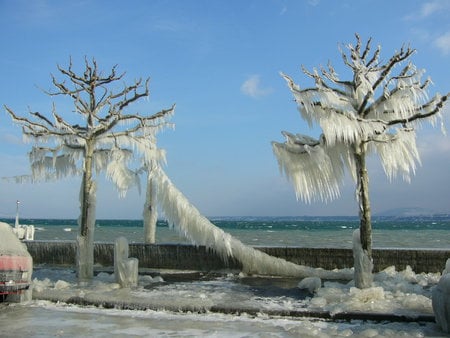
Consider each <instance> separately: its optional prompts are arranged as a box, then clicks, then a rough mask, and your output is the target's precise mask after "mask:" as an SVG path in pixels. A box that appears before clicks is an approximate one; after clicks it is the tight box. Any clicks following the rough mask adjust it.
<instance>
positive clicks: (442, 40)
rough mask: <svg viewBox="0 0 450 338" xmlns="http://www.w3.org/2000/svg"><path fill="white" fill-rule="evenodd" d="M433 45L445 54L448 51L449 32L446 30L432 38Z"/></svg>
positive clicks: (449, 51) (449, 49)
mask: <svg viewBox="0 0 450 338" xmlns="http://www.w3.org/2000/svg"><path fill="white" fill-rule="evenodd" d="M434 45H435V46H436V47H437V48H439V49H440V50H441V51H442V53H444V54H445V55H447V54H449V53H450V32H447V33H445V34H443V35H441V36H439V37H437V38H436V39H435V40H434Z"/></svg>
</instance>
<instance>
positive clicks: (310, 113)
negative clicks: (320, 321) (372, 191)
mask: <svg viewBox="0 0 450 338" xmlns="http://www.w3.org/2000/svg"><path fill="white" fill-rule="evenodd" d="M380 52H381V48H380V47H379V46H378V47H377V48H376V49H375V51H373V52H372V51H371V39H369V40H368V41H367V43H365V44H362V42H361V39H360V37H359V36H358V35H356V45H355V46H353V45H348V46H347V51H343V50H341V55H342V59H343V62H344V64H345V66H346V67H348V68H349V69H350V71H351V73H352V75H353V77H352V79H350V80H347V81H345V80H341V79H340V78H339V76H338V74H337V72H336V71H335V69H334V68H333V66H332V65H331V64H328V66H327V67H326V68H325V67H321V68H320V69H314V70H313V71H312V72H311V71H308V70H306V69H304V68H303V69H302V70H303V73H304V74H305V75H306V76H307V77H309V78H311V79H312V80H313V81H314V86H313V87H310V88H300V86H299V85H297V84H295V83H294V81H293V80H292V79H291V78H290V77H289V76H287V75H284V74H282V76H283V77H284V79H285V80H286V81H287V83H288V86H289V88H290V90H291V92H292V93H293V95H294V98H295V101H296V103H297V105H298V109H299V111H300V113H301V116H302V118H303V119H304V120H306V121H307V122H308V124H309V126H310V127H311V126H313V125H314V124H315V123H316V124H318V125H319V127H320V128H321V130H322V134H321V136H320V137H319V139H314V138H312V137H309V136H305V135H300V134H297V135H294V134H291V133H288V132H283V134H284V136H285V137H286V141H285V142H284V143H278V142H273V143H272V146H273V150H274V154H275V156H276V158H277V160H278V163H279V166H280V170H281V171H282V172H283V173H284V174H285V175H286V176H287V177H288V179H289V180H290V181H291V182H292V184H293V186H294V189H295V192H296V195H297V198H298V199H302V200H303V201H305V202H311V201H312V200H322V201H325V202H326V201H329V200H332V199H335V198H337V197H339V194H340V186H341V184H342V182H343V179H344V174H345V170H346V169H347V170H348V171H349V172H350V173H351V176H352V177H353V179H354V180H355V182H356V197H357V201H358V203H359V216H360V234H359V236H360V244H361V247H362V251H363V253H364V255H366V256H367V257H366V258H365V259H360V260H361V261H365V262H368V264H366V267H365V268H364V269H363V271H358V272H356V271H355V274H356V273H361V274H371V265H372V264H371V263H372V230H371V228H372V227H371V211H370V201H369V175H368V171H367V165H366V159H367V157H368V156H369V155H370V154H371V153H374V152H375V153H378V155H379V157H380V160H381V163H382V165H383V168H384V171H385V173H386V175H387V176H388V178H389V179H392V178H394V177H395V176H396V175H397V174H401V175H402V176H403V178H404V179H405V180H406V181H409V179H410V175H411V174H413V173H414V171H415V168H416V164H418V163H420V158H419V154H418V151H417V147H416V132H415V130H416V126H417V125H418V124H419V123H420V122H422V121H424V120H430V121H431V122H432V123H434V122H436V120H437V118H438V117H440V114H441V111H442V108H443V106H444V103H445V101H446V100H447V96H448V94H447V95H444V96H441V95H439V94H436V95H435V96H434V97H432V98H429V96H428V86H429V84H430V83H431V81H430V79H427V80H425V81H423V80H422V76H423V74H424V71H423V70H419V69H417V68H416V67H415V66H414V65H413V64H412V63H411V62H410V58H411V56H412V55H413V54H414V52H415V51H414V50H413V49H411V48H410V47H405V46H404V47H402V48H401V49H400V50H399V51H397V52H395V53H394V55H393V56H392V57H391V58H390V59H388V60H387V61H383V60H382V59H381V58H380ZM355 280H357V281H365V280H366V281H367V280H369V279H367V278H355ZM357 284H358V285H357V286H358V287H360V288H364V287H368V286H370V282H367V283H364V282H361V283H357Z"/></svg>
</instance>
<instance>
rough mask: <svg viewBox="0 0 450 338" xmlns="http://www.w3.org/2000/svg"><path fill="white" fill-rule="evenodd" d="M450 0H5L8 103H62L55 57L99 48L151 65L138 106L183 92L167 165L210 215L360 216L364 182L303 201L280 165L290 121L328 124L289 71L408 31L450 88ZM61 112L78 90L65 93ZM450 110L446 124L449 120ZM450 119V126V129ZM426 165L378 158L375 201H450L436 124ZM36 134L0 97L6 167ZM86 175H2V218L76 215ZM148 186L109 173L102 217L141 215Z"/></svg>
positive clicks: (138, 70) (98, 52) (420, 62)
mask: <svg viewBox="0 0 450 338" xmlns="http://www.w3.org/2000/svg"><path fill="white" fill-rule="evenodd" d="M449 13H450V1H445V0H444V1H440V0H435V1H417V0H408V1H385V0H378V1H369V0H363V1H356V0H355V1H346V0H342V1H332V0H329V1H325V0H310V1H300V0H254V1H251V0H229V1H217V0H204V1H200V0H198V1H194V0H192V1H186V0H179V1H169V0H167V1H157V0H154V1H135V0H132V1H88V0H86V1H73V0H72V1H61V0H59V1H56V0H54V1H50V0H35V1H27V0H16V1H7V0H0V28H1V31H2V34H1V35H0V42H1V48H2V53H1V55H0V74H1V76H0V103H1V104H2V105H3V104H6V105H8V106H9V107H11V108H12V109H13V110H15V111H16V112H17V113H20V114H26V113H27V112H28V107H30V108H31V109H33V110H36V111H40V112H41V113H48V112H50V111H51V106H52V102H53V101H52V98H50V97H48V96H46V95H45V94H43V93H42V91H41V90H42V89H44V90H46V89H47V90H48V89H51V79H50V74H51V73H57V70H56V65H57V64H60V65H62V66H67V64H68V61H69V57H71V58H72V60H73V63H74V65H75V66H80V67H81V66H82V65H83V62H84V57H85V56H87V57H88V58H92V57H95V59H96V60H97V62H98V64H99V66H100V68H102V69H104V70H105V72H106V71H108V70H109V69H110V68H111V67H112V66H113V65H115V64H118V69H119V70H121V71H126V73H127V74H126V77H125V80H126V82H128V83H131V82H132V81H133V80H134V79H135V78H139V77H148V76H149V77H150V78H151V83H150V90H151V95H150V99H149V100H143V101H141V102H140V103H139V104H137V105H135V106H134V107H133V108H134V109H135V110H136V111H139V112H141V113H155V112H157V111H159V110H160V109H163V108H168V107H170V106H171V105H172V104H173V103H176V105H177V106H176V113H175V115H174V117H173V118H172V122H173V123H174V124H175V125H176V127H175V130H166V131H164V132H162V133H160V134H159V138H158V144H159V146H160V147H161V148H164V149H166V151H167V160H168V164H167V167H166V168H165V170H166V172H167V174H168V175H169V177H170V178H171V179H172V181H173V182H174V183H175V185H176V186H177V187H178V188H179V189H180V190H181V191H182V192H183V193H184V194H185V195H186V196H187V197H188V198H189V199H190V201H191V202H192V203H193V204H194V205H195V206H196V207H197V208H198V209H199V210H200V211H201V212H202V213H203V214H204V215H207V216H228V215H234V216H238V215H254V216H279V215H356V214H357V206H356V202H355V198H354V186H353V183H352V182H351V180H348V181H347V182H346V185H345V187H344V188H343V190H342V197H341V198H340V199H338V200H336V201H333V202H331V203H328V204H324V203H320V202H315V203H312V204H304V203H302V202H300V201H297V200H296V199H295V194H294V191H293V188H292V187H291V185H290V183H289V182H287V180H286V179H285V178H284V177H282V176H281V175H280V172H279V170H278V165H277V163H276V159H275V157H274V156H273V154H272V149H271V145H270V142H271V141H282V140H283V138H282V135H281V133H280V132H281V131H282V130H288V131H290V132H295V133H298V132H300V133H306V134H312V135H314V134H317V130H312V131H311V130H309V129H308V127H307V125H306V124H305V122H304V121H303V120H302V119H301V118H300V116H299V113H298V112H297V110H296V106H295V104H294V102H293V99H292V96H291V94H290V92H289V90H288V88H287V86H286V84H285V83H284V80H283V79H282V78H281V77H280V75H279V72H280V71H283V72H284V73H287V74H289V75H291V76H292V77H293V78H294V79H295V80H296V82H297V83H299V84H300V85H303V86H306V85H310V84H311V83H310V82H309V81H308V79H307V78H305V76H303V74H302V73H301V71H300V68H301V66H302V65H303V66H305V67H306V68H308V69H311V68H313V67H318V66H320V65H326V64H327V62H328V61H331V62H332V64H333V65H334V67H335V68H336V69H337V70H338V71H340V70H342V73H343V75H344V74H345V72H344V69H343V68H342V61H341V56H340V53H339V50H338V48H339V46H340V45H341V46H342V45H345V44H347V43H354V33H355V32H357V33H359V34H360V35H361V37H362V38H363V39H367V38H369V37H372V38H373V44H374V45H378V44H380V45H381V46H382V57H383V59H388V58H389V57H390V56H391V55H392V54H393V52H394V51H395V50H398V49H399V48H400V47H401V46H402V45H403V44H410V45H411V46H412V47H413V48H415V49H417V54H416V55H415V56H414V57H413V62H414V63H415V64H416V65H417V67H418V68H425V69H426V71H427V73H426V74H427V75H428V76H430V77H431V78H432V80H433V82H434V86H433V87H432V88H431V91H430V94H434V93H435V92H441V93H443V94H444V93H446V92H448V91H450V21H449V20H448V14H449ZM57 110H58V112H59V113H60V114H61V115H63V116H68V115H67V114H69V115H70V114H73V113H71V111H72V106H71V105H70V102H69V101H62V102H58V105H57ZM449 113H450V109H449V108H447V109H446V113H445V116H446V118H445V124H446V126H447V128H448V127H449ZM448 129H450V128H448ZM418 144H419V148H420V150H421V157H422V166H421V167H419V168H418V170H417V172H416V175H415V176H414V177H413V179H412V182H411V183H410V184H405V183H404V182H403V181H402V180H401V179H399V180H396V181H393V182H389V181H388V179H387V178H386V176H385V175H384V173H383V171H382V168H381V166H380V165H379V164H378V162H377V161H376V160H375V159H374V160H371V161H370V168H369V170H370V172H369V174H370V175H371V178H370V179H371V200H372V211H373V212H374V213H378V212H382V211H384V210H388V209H392V208H401V207H422V208H425V209H431V210H434V211H438V212H450V189H449V182H450V170H449V167H450V139H449V137H448V136H442V134H441V133H440V129H439V128H434V129H433V128H430V127H428V126H426V127H424V128H423V130H421V132H420V134H419V138H418ZM29 149H30V145H29V144H23V143H22V141H21V131H20V128H18V127H17V126H14V125H13V124H12V122H11V121H10V119H9V117H8V115H7V114H6V113H5V111H4V109H2V113H1V114H0V160H1V163H2V165H1V167H0V177H4V176H12V175H17V174H25V173H28V172H29V168H28V161H27V157H26V153H27V151H29ZM79 183H80V180H79V178H73V179H65V180H63V181H58V182H54V183H40V184H35V185H29V184H23V185H16V184H13V183H7V182H3V181H2V182H0V217H8V216H13V215H14V213H15V202H16V200H20V201H21V213H22V215H23V217H36V218H59V217H69V218H76V217H78V213H79V209H78V191H79ZM142 205H143V196H140V195H139V194H138V193H137V191H135V190H132V191H130V192H129V193H128V195H127V196H126V198H125V199H119V198H118V197H117V193H116V192H115V190H114V189H113V188H112V187H111V185H110V184H109V183H108V182H107V181H104V180H103V179H101V180H100V181H99V190H98V202H97V206H98V208H97V217H98V218H140V217H141V214H142Z"/></svg>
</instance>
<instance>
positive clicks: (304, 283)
mask: <svg viewBox="0 0 450 338" xmlns="http://www.w3.org/2000/svg"><path fill="white" fill-rule="evenodd" d="M297 287H298V288H299V289H300V290H308V291H309V292H310V293H315V292H317V290H319V289H320V288H321V287H322V280H321V279H320V278H318V277H306V278H303V279H302V280H301V281H300V282H299V283H298V285H297Z"/></svg>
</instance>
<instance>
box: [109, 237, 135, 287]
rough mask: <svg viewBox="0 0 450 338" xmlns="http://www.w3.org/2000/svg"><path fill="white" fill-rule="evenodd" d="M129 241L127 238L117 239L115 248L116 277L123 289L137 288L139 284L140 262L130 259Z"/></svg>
mask: <svg viewBox="0 0 450 338" xmlns="http://www.w3.org/2000/svg"><path fill="white" fill-rule="evenodd" d="M128 250H129V247H128V241H127V239H126V238H125V237H119V238H117V239H116V243H115V247H114V275H115V278H116V282H117V283H118V284H120V286H121V287H124V288H126V287H136V286H137V284H138V275H139V270H138V267H139V261H138V259H137V258H129V257H128Z"/></svg>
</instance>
